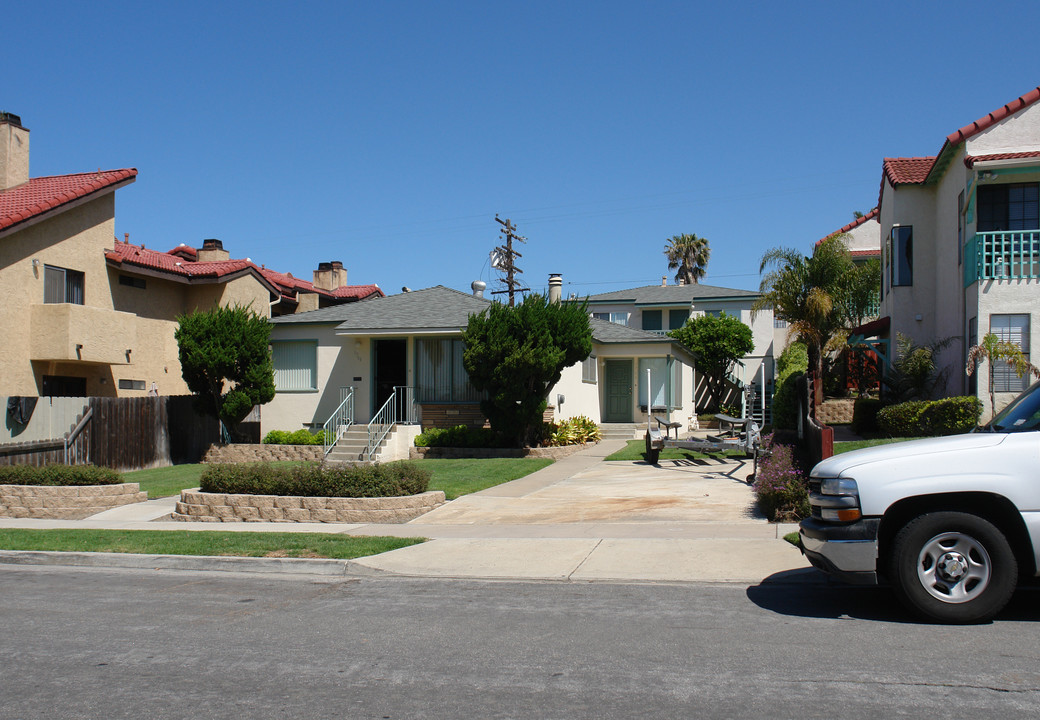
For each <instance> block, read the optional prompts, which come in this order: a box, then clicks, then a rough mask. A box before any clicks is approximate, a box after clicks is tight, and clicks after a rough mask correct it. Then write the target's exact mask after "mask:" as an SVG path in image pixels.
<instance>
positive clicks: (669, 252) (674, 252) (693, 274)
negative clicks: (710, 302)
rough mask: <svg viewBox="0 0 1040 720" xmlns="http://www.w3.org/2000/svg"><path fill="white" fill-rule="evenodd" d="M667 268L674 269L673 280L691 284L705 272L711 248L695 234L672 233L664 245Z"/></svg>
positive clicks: (698, 279) (703, 239)
mask: <svg viewBox="0 0 1040 720" xmlns="http://www.w3.org/2000/svg"><path fill="white" fill-rule="evenodd" d="M664 254H665V257H667V258H668V269H669V270H676V273H675V282H677V283H680V284H681V283H685V284H687V285H693V284H695V283H697V282H699V281H700V279H701V278H703V277H704V274H705V273H706V272H707V267H708V257H709V256H710V255H711V249H710V248H709V247H708V241H707V239H705V238H699V237H697V236H696V235H693V234H690V235H673V236H672V237H671V239H670V240H668V244H667V245H665V246H664Z"/></svg>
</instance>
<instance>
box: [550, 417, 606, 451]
mask: <svg viewBox="0 0 1040 720" xmlns="http://www.w3.org/2000/svg"><path fill="white" fill-rule="evenodd" d="M542 436H543V439H542V442H540V443H539V444H540V445H551V446H552V447H562V446H564V445H584V444H586V443H590V442H597V441H599V439H600V438H601V437H602V436H601V434H600V430H599V425H597V424H596V423H594V422H592V420H590V419H589V418H587V417H585V416H584V415H578V416H576V417H572V418H569V419H567V420H561V421H560V422H559V424H556V423H545V424H544V432H543V433H542Z"/></svg>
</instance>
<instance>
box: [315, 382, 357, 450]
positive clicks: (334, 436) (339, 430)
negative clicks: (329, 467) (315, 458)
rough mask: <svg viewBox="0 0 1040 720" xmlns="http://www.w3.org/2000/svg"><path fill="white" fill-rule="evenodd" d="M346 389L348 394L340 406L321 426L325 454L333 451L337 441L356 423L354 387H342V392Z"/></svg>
mask: <svg viewBox="0 0 1040 720" xmlns="http://www.w3.org/2000/svg"><path fill="white" fill-rule="evenodd" d="M344 390H346V396H345V397H344V398H343V400H342V401H341V402H340V404H339V407H337V408H336V409H335V410H334V411H333V413H332V415H330V416H329V419H328V420H326V421H325V424H324V425H322V426H321V429H322V433H321V434H322V446H323V447H322V450H323V451H324V455H328V454H329V453H330V452H332V448H334V447H336V443H338V442H339V440H340V438H341V437H343V434H344V433H345V432H346V431H347V429H348V428H350V426H351V425H353V424H354V388H352V387H350V388H341V389H340V392H343V391H344ZM324 455H323V457H324Z"/></svg>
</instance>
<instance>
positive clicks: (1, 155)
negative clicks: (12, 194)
mask: <svg viewBox="0 0 1040 720" xmlns="http://www.w3.org/2000/svg"><path fill="white" fill-rule="evenodd" d="M27 182H29V130H28V129H26V128H24V127H22V119H21V118H20V117H18V116H17V115H15V114H14V113H9V112H0V190H7V189H8V188H13V187H15V186H16V185H21V184H23V183H27Z"/></svg>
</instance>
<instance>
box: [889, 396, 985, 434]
mask: <svg viewBox="0 0 1040 720" xmlns="http://www.w3.org/2000/svg"><path fill="white" fill-rule="evenodd" d="M981 414H982V403H981V402H980V401H979V399H978V398H976V397H971V396H964V397H952V398H944V399H942V400H911V401H909V402H905V403H899V404H898V405H889V406H888V407H886V408H882V409H881V410H880V411H879V412H878V414H877V424H878V429H879V430H880V431H881V432H882V433H885V434H886V435H889V436H891V437H934V436H937V435H955V434H957V433H964V432H968V431H969V430H971V429H972V428H973V427H975V425H976V423H977V422H978V420H979V416H980V415H981Z"/></svg>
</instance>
